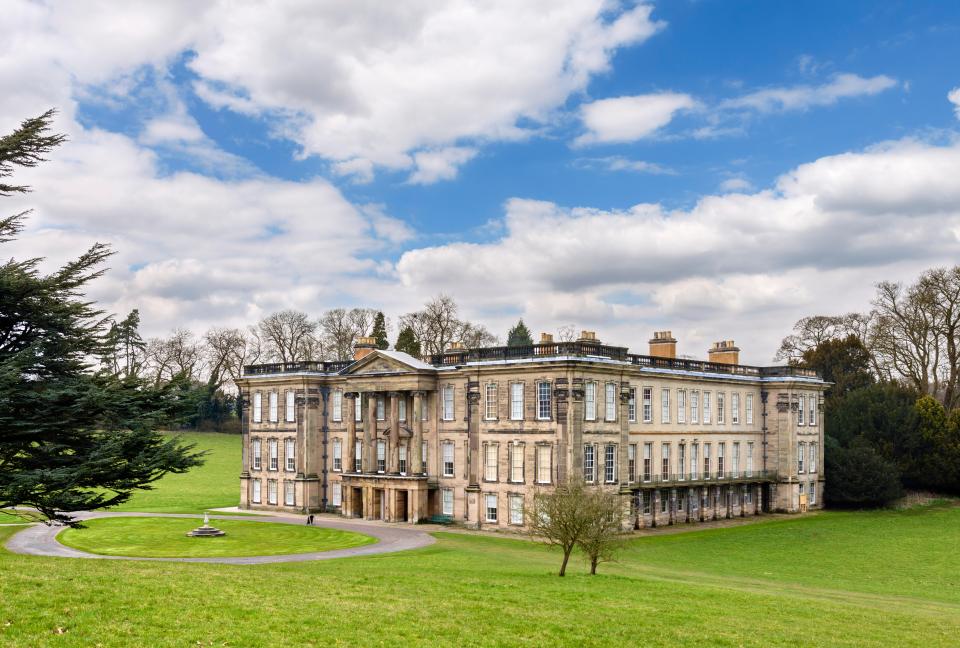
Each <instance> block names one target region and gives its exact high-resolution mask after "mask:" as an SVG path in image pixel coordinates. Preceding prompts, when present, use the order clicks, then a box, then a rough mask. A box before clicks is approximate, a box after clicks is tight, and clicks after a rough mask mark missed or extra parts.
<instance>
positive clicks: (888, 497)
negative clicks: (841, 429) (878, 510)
mask: <svg viewBox="0 0 960 648" xmlns="http://www.w3.org/2000/svg"><path fill="white" fill-rule="evenodd" d="M824 457H825V458H826V466H825V469H826V475H825V476H826V480H827V486H826V493H825V494H824V495H825V499H826V501H827V503H829V504H831V505H833V506H843V507H858V508H859V507H865V506H867V507H869V506H883V505H884V504H886V503H887V502H890V501H892V500H895V499H897V498H898V497H900V496H901V495H902V489H901V487H900V475H899V472H898V471H897V467H896V466H895V465H894V464H892V463H891V462H889V461H887V460H886V459H884V458H883V457H881V456H880V454H879V453H877V451H876V450H874V449H873V448H871V447H870V446H868V445H865V444H857V445H855V446H854V447H851V448H842V447H840V446H839V445H836V444H835V442H832V441H829V442H828V445H827V447H826V448H825V452H824Z"/></svg>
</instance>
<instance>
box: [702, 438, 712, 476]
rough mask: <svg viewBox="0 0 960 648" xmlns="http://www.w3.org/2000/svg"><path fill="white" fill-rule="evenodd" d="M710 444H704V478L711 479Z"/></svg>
mask: <svg viewBox="0 0 960 648" xmlns="http://www.w3.org/2000/svg"><path fill="white" fill-rule="evenodd" d="M710 467H711V466H710V444H709V443H704V444H703V478H704V479H710Z"/></svg>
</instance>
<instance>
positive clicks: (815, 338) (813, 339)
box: [773, 315, 843, 361]
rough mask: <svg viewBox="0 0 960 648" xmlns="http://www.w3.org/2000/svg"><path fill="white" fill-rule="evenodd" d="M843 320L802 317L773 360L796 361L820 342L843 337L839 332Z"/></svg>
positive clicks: (833, 317) (823, 316) (824, 317)
mask: <svg viewBox="0 0 960 648" xmlns="http://www.w3.org/2000/svg"><path fill="white" fill-rule="evenodd" d="M842 327H843V318H842V317H837V316H832V315H812V316H810V317H804V318H803V319H801V320H799V321H798V322H797V323H796V324H794V325H793V330H794V333H793V334H792V335H788V336H787V337H785V338H783V341H782V342H781V343H780V349H779V350H778V351H777V354H776V355H775V356H774V358H773V359H774V360H778V361H779V360H797V359H799V358H802V357H803V353H804V351H808V350H809V349H813V348H815V347H816V346H817V345H819V344H820V343H821V342H825V341H827V340H832V339H835V338H838V337H843V336H842V335H841V334H840V331H841V330H842Z"/></svg>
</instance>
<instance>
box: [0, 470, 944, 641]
mask: <svg viewBox="0 0 960 648" xmlns="http://www.w3.org/2000/svg"><path fill="white" fill-rule="evenodd" d="M201 470H206V468H204V469H201ZM233 472H235V470H234V471H233ZM194 477H195V478H196V479H198V481H206V480H207V477H205V476H203V475H195V476H194ZM230 481H231V484H230V486H231V488H232V487H233V483H234V482H235V481H236V475H235V474H231V475H230ZM164 487H165V485H164ZM187 490H188V491H189V489H187ZM156 494H157V495H164V494H163V491H162V489H160V490H158V491H157V493H156ZM168 500H169V498H168ZM197 503H198V504H200V505H201V508H202V507H204V506H209V504H203V502H201V501H198V502H197ZM218 524H219V522H218ZM15 530H17V527H4V528H0V539H4V538H6V537H8V536H9V535H10V534H11V533H13V532H14V531H15ZM437 538H438V541H437V543H436V544H434V545H432V546H430V547H426V548H424V549H420V550H417V551H410V552H401V553H396V554H384V555H377V556H366V557H359V558H347V559H343V560H331V561H322V562H313V563H297V564H285V565H280V564H278V565H259V566H229V565H206V564H183V563H151V562H137V561H96V560H66V559H53V558H35V557H27V556H17V555H12V554H9V553H3V552H0V645H11V646H95V645H98V644H99V645H101V646H105V647H106V646H141V645H149V646H183V645H191V646H196V645H198V642H201V643H200V644H199V645H204V646H212V645H216V646H220V645H229V646H267V645H275V646H293V645H296V646H326V645H329V644H335V645H364V646H368V645H391V646H392V645H397V644H401V643H409V644H416V645H434V646H451V645H458V646H467V645H502V646H508V645H509V646H514V645H522V646H545V645H549V646H553V645H571V646H601V645H614V644H615V645H620V646H633V645H646V646H671V647H676V646H685V645H689V646H701V645H710V646H764V647H765V646H883V647H884V648H890V647H891V646H897V647H899V646H923V647H924V648H931V647H933V646H956V645H957V643H958V642H957V637H960V567H958V563H957V547H958V546H960V508H957V507H955V506H951V505H939V506H933V507H927V508H923V509H914V510H909V511H900V512H887V511H881V512H870V513H823V514H818V515H810V516H805V517H797V518H787V519H767V520H765V521H762V522H759V523H757V524H751V525H747V526H742V527H733V528H726V529H716V530H707V531H695V532H691V533H681V534H669V535H668V534H663V535H655V536H650V537H645V538H640V539H637V540H633V541H631V542H630V544H629V546H628V548H627V550H626V551H625V552H624V554H623V556H622V558H621V560H620V562H618V563H614V564H609V565H602V566H601V573H600V575H598V576H595V577H591V576H589V575H588V574H587V573H586V571H587V570H586V565H585V563H584V562H583V561H581V560H576V561H575V562H574V563H572V565H571V569H570V570H569V572H568V576H567V577H566V578H558V577H557V576H556V575H555V571H556V568H557V566H558V564H559V557H558V555H557V553H556V552H555V551H552V550H550V549H547V548H544V547H542V546H539V545H534V544H532V543H530V542H527V541H523V540H512V539H506V538H499V537H489V536H482V535H470V534H458V533H439V534H437ZM58 628H60V629H61V630H62V631H63V633H64V634H58V630H57V629H58Z"/></svg>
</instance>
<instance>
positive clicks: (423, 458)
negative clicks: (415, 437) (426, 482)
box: [420, 441, 427, 474]
mask: <svg viewBox="0 0 960 648" xmlns="http://www.w3.org/2000/svg"><path fill="white" fill-rule="evenodd" d="M420 469H421V470H423V473H424V474H426V473H427V442H426V441H424V442H423V443H421V444H420Z"/></svg>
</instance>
